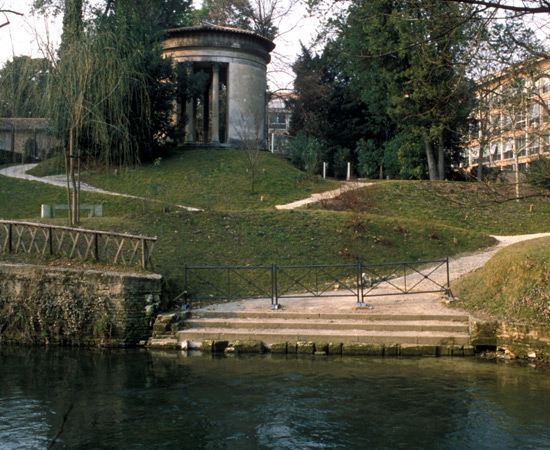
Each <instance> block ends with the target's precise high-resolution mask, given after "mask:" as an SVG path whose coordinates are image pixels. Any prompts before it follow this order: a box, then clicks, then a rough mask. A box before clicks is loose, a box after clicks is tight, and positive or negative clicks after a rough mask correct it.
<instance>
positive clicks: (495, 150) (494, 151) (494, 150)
mask: <svg viewBox="0 0 550 450" xmlns="http://www.w3.org/2000/svg"><path fill="white" fill-rule="evenodd" d="M489 152H490V153H491V157H492V158H493V161H498V160H499V159H501V158H502V155H501V154H500V142H492V143H491V146H490V147H489Z"/></svg>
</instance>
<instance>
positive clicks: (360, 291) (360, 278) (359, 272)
mask: <svg viewBox="0 0 550 450" xmlns="http://www.w3.org/2000/svg"><path fill="white" fill-rule="evenodd" d="M356 306H357V307H358V308H361V307H364V306H365V302H363V263H362V262H361V261H357V305H356Z"/></svg>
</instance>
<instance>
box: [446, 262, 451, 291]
mask: <svg viewBox="0 0 550 450" xmlns="http://www.w3.org/2000/svg"><path fill="white" fill-rule="evenodd" d="M450 296H451V276H450V274H449V257H448V256H447V297H450Z"/></svg>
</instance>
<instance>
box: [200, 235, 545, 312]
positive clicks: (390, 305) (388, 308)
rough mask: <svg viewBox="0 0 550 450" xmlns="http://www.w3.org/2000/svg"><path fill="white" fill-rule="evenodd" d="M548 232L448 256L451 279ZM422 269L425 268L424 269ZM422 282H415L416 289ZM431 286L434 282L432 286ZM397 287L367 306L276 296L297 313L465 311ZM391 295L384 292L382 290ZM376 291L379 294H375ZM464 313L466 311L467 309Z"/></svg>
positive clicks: (239, 306) (260, 302)
mask: <svg viewBox="0 0 550 450" xmlns="http://www.w3.org/2000/svg"><path fill="white" fill-rule="evenodd" d="M548 236H550V233H539V234H528V235H521V236H493V237H494V238H495V239H496V240H497V244H496V245H494V246H493V247H491V248H489V249H487V250H481V251H478V252H475V253H468V254H462V255H457V256H455V257H453V258H451V259H450V260H449V271H450V274H449V277H450V280H451V281H453V280H456V279H458V278H460V277H462V276H464V275H466V274H468V273H470V272H472V271H474V270H476V269H479V268H480V267H482V266H483V265H484V264H485V263H486V262H487V261H489V259H490V258H491V257H492V256H493V255H494V254H495V253H496V252H497V251H499V250H500V249H502V248H504V247H506V246H508V245H511V244H515V243H516V242H521V241H525V240H529V239H536V238H540V237H548ZM424 272H425V271H424ZM430 277H431V278H433V279H435V280H436V281H438V282H439V283H441V284H444V283H446V279H447V273H446V269H445V267H444V266H443V267H442V268H440V269H438V271H436V272H434V273H433V274H432V275H430ZM392 283H393V284H395V285H399V284H401V283H402V280H400V279H394V280H392ZM407 283H408V285H413V284H414V283H415V279H414V277H413V276H412V277H407ZM421 288H422V285H421V284H420V285H419V286H417V290H419V289H421ZM432 289H433V286H432ZM396 292H398V291H396V290H394V291H392V290H391V289H390V288H389V287H386V288H384V289H376V290H373V291H371V292H370V294H372V295H373V296H372V297H367V298H365V299H364V301H365V302H366V303H367V305H368V307H367V308H356V303H355V302H356V300H355V298H354V297H336V296H334V297H312V296H308V295H304V296H303V297H300V298H282V299H280V300H279V303H280V304H281V307H282V309H281V311H287V312H300V313H312V314H313V313H320V312H323V313H349V312H355V313H357V314H374V315H376V314H423V315H426V314H430V315H431V314H443V315H449V314H457V315H460V314H465V312H464V311H460V310H458V309H456V308H453V309H450V308H449V307H448V306H447V304H446V299H445V298H444V296H443V295H442V294H441V293H433V294H412V295H411V294H409V295H394V294H395V293H396ZM388 293H389V294H392V295H383V294H388ZM376 294H379V295H376ZM204 309H206V310H209V311H229V312H233V311H249V312H251V311H252V312H255V311H258V312H267V311H269V310H270V299H265V298H264V299H253V300H240V301H235V302H229V303H223V304H218V305H211V306H208V307H206V308H204ZM466 314H467V313H466Z"/></svg>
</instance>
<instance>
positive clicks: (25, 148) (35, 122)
mask: <svg viewBox="0 0 550 450" xmlns="http://www.w3.org/2000/svg"><path fill="white" fill-rule="evenodd" d="M60 145H61V142H60V141H59V139H57V138H55V137H54V136H53V133H52V129H51V122H50V121H49V120H48V119H20V118H0V155H1V157H2V159H3V160H11V161H20V160H41V159H44V158H45V157H46V156H47V154H48V153H49V152H50V151H51V150H52V149H54V148H55V147H59V146H60Z"/></svg>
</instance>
